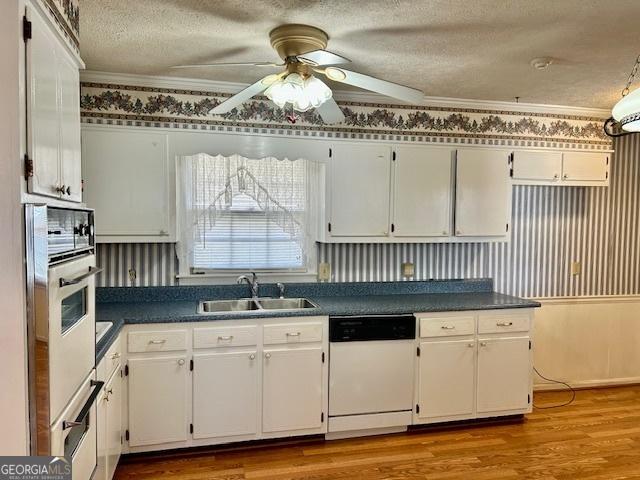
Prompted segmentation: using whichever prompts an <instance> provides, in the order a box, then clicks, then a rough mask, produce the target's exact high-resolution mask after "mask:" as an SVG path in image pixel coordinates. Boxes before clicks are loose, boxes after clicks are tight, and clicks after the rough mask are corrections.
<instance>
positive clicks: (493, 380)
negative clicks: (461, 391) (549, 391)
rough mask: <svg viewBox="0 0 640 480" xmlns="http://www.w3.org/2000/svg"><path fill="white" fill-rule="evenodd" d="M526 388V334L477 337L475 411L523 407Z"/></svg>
mask: <svg viewBox="0 0 640 480" xmlns="http://www.w3.org/2000/svg"><path fill="white" fill-rule="evenodd" d="M530 389H531V351H530V350H529V337H507V338H479V339H478V390H477V410H478V412H479V413H487V412H497V411H502V410H518V409H524V408H527V407H528V404H529V398H528V396H529V394H530V393H531V390H530Z"/></svg>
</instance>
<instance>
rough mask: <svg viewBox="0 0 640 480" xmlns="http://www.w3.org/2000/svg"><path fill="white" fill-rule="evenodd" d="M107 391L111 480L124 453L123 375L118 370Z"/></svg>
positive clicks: (108, 478) (107, 430) (108, 453)
mask: <svg viewBox="0 0 640 480" xmlns="http://www.w3.org/2000/svg"><path fill="white" fill-rule="evenodd" d="M106 393H107V395H108V398H109V402H108V405H107V426H106V431H105V433H106V445H107V480H111V479H112V478H113V475H114V473H115V471H116V467H117V466H118V461H119V460H120V454H121V453H122V437H123V436H122V377H120V371H119V370H118V371H116V372H115V373H114V374H113V377H111V381H110V382H109V383H108V384H107V387H106Z"/></svg>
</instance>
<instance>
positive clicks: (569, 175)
mask: <svg viewBox="0 0 640 480" xmlns="http://www.w3.org/2000/svg"><path fill="white" fill-rule="evenodd" d="M610 155H611V154H610V153H592V152H565V153H563V154H562V162H563V163H562V179H563V180H566V181H590V182H605V181H606V180H607V176H608V175H607V172H608V171H609V156H610Z"/></svg>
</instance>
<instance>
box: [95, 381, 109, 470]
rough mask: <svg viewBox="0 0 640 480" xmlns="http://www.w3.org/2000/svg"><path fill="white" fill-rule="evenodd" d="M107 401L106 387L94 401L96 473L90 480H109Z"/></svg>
mask: <svg viewBox="0 0 640 480" xmlns="http://www.w3.org/2000/svg"><path fill="white" fill-rule="evenodd" d="M108 407H109V400H108V395H107V388H106V386H105V387H103V388H102V391H101V392H100V395H98V399H97V400H96V435H97V438H96V453H97V462H96V471H95V473H94V474H93V477H91V478H92V480H111V477H107V455H108V454H107V451H108V447H107V422H108V419H107V416H108Z"/></svg>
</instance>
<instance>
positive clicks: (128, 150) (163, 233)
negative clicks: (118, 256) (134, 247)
mask: <svg viewBox="0 0 640 480" xmlns="http://www.w3.org/2000/svg"><path fill="white" fill-rule="evenodd" d="M82 163H83V176H84V189H85V202H86V203H87V205H88V206H89V207H92V208H94V209H95V211H96V224H95V228H96V235H98V236H101V235H102V236H105V235H110V236H120V237H126V236H148V237H156V238H154V241H159V240H162V239H165V240H168V239H169V161H168V154H167V135H166V134H164V133H154V132H139V131H131V130H121V129H104V128H102V129H94V128H83V130H82Z"/></svg>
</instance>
